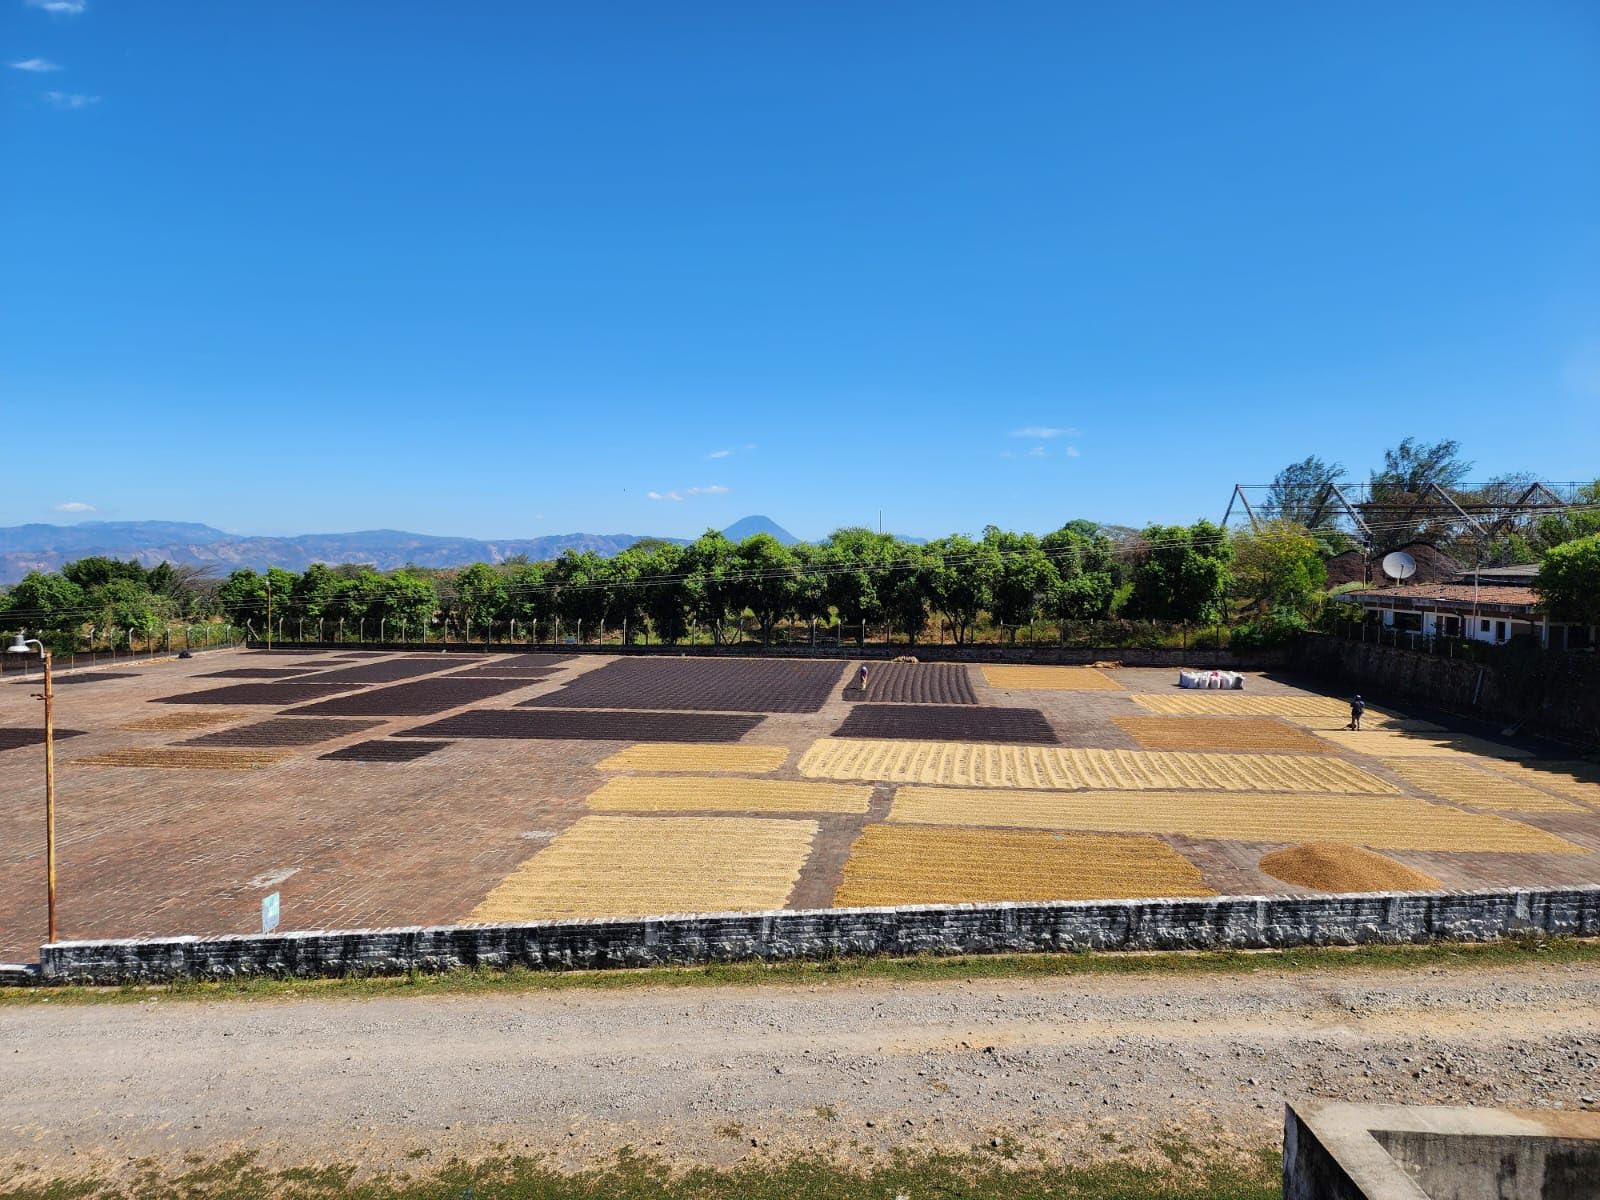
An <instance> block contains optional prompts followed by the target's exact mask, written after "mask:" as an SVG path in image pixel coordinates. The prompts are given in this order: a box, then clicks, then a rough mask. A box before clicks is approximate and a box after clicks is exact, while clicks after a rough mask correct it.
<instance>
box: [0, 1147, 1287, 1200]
mask: <svg viewBox="0 0 1600 1200" xmlns="http://www.w3.org/2000/svg"><path fill="white" fill-rule="evenodd" d="M356 1174H357V1173H356V1169H355V1168H354V1167H352V1166H348V1165H332V1166H322V1167H314V1168H296V1169H290V1170H266V1169H263V1168H260V1167H258V1166H256V1165H255V1164H254V1162H253V1161H252V1157H251V1156H250V1155H238V1156H235V1157H233V1158H230V1159H226V1160H221V1161H219V1162H217V1163H214V1164H198V1163H196V1164H192V1165H190V1166H189V1167H188V1168H187V1169H186V1170H184V1171H183V1172H182V1173H181V1174H178V1175H176V1176H166V1175H163V1174H161V1173H160V1172H158V1171H156V1170H154V1169H153V1168H151V1167H148V1166H147V1167H146V1168H145V1169H144V1170H143V1171H142V1172H141V1173H140V1174H139V1175H138V1176H136V1177H135V1178H133V1179H132V1180H130V1181H125V1182H117V1183H111V1182H99V1181H95V1180H79V1181H70V1182H69V1181H65V1180H63V1181H59V1182H55V1183H49V1184H43V1185H39V1186H31V1185H30V1186H27V1187H19V1188H17V1189H16V1190H0V1196H6V1197H9V1198H11V1200H168V1198H169V1197H195V1198H199V1197H205V1198H206V1200H269V1198H273V1200H276V1198H280V1197H281V1198H284V1200H324V1198H331V1197H341V1198H348V1200H489V1198H491V1197H493V1198H494V1200H795V1198H796V1197H805V1198H806V1200H899V1198H904V1200H911V1198H912V1197H916V1198H918V1200H924V1198H927V1197H960V1198H962V1200H1030V1198H1033V1197H1040V1198H1043V1197H1052V1198H1071V1200H1275V1198H1276V1197H1278V1196H1279V1195H1280V1194H1281V1193H1280V1189H1279V1168H1278V1161H1277V1156H1276V1154H1273V1153H1269V1152H1263V1153H1262V1154H1261V1155H1259V1156H1258V1157H1257V1158H1256V1160H1255V1161H1253V1162H1248V1163H1244V1164H1238V1163H1230V1164H1221V1163H1216V1162H1200V1161H1193V1160H1191V1161H1187V1162H1183V1163H1174V1164H1172V1165H1170V1166H1169V1165H1162V1166H1160V1167H1148V1166H1130V1165H1124V1164H1104V1165H1096V1166H1091V1167H1063V1166H1049V1165H1038V1164H1023V1163H1020V1162H1017V1161H1015V1160H1013V1159H1011V1158H1008V1157H1007V1156H1006V1155H1004V1154H1003V1153H1002V1154H976V1153H974V1154H943V1155H930V1156H910V1155H903V1154H902V1155H895V1156H892V1157H890V1159H889V1161H886V1162H884V1163H882V1164H878V1165H874V1166H870V1167H866V1168H852V1167H847V1166H842V1165H840V1164H838V1163H835V1162H832V1161H829V1160H827V1159H825V1158H821V1157H815V1156H805V1157H796V1158H789V1159H781V1160H776V1161H770V1160H757V1161H754V1162H748V1163H740V1164H738V1165H736V1166H732V1167H725V1168H713V1167H696V1168H691V1169H689V1170H687V1171H676V1172H674V1171H671V1170H668V1169H667V1168H666V1167H665V1166H663V1165H662V1164H660V1163H659V1162H657V1161H655V1160H653V1159H649V1158H640V1157H636V1156H634V1155H631V1154H627V1153H624V1154H622V1155H620V1156H619V1157H618V1160H617V1162H616V1163H615V1164H614V1165H612V1166H608V1167H605V1168H603V1169H591V1170H586V1171H580V1172H573V1173H565V1172H561V1171H558V1170H555V1169H554V1168H552V1167H550V1166H548V1165H546V1164H544V1163H543V1162H541V1161H540V1160H538V1159H528V1158H502V1159H495V1160H490V1161H486V1162H479V1163H472V1164H465V1163H450V1164H447V1165H445V1166H443V1167H440V1168H437V1169H434V1170H431V1171H424V1172H421V1173H408V1174H405V1175H387V1176H382V1175H380V1176H375V1177H373V1178H370V1179H366V1180H360V1179H357V1178H356ZM5 1187H6V1184H5V1182H4V1181H0V1189H4V1188H5Z"/></svg>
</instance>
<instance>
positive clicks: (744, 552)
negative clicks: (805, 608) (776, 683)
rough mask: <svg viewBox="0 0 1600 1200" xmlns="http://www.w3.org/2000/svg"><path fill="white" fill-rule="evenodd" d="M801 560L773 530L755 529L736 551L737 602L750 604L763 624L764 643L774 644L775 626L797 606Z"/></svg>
mask: <svg viewBox="0 0 1600 1200" xmlns="http://www.w3.org/2000/svg"><path fill="white" fill-rule="evenodd" d="M799 566H800V564H799V563H798V562H797V561H796V559H795V556H794V553H793V552H792V551H791V550H790V549H789V548H788V547H787V546H785V545H784V544H783V543H782V542H780V541H779V540H778V539H777V538H775V537H773V536H772V535H771V534H770V533H755V534H751V535H750V536H749V537H747V538H745V540H744V541H742V542H740V543H739V546H738V549H737V550H735V551H734V556H733V569H734V576H733V578H734V587H733V602H734V604H735V606H736V607H738V608H740V609H745V608H748V609H749V610H750V611H751V612H752V613H754V614H755V618H756V620H757V621H758V622H760V624H761V644H762V645H763V646H769V645H771V644H772V626H773V623H774V622H775V621H777V619H778V618H779V617H781V616H783V615H784V614H785V613H787V612H788V611H789V610H790V608H791V607H792V606H793V602H794V586H795V579H796V577H797V576H798V574H799Z"/></svg>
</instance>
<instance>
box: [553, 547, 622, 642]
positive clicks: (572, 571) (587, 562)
mask: <svg viewBox="0 0 1600 1200" xmlns="http://www.w3.org/2000/svg"><path fill="white" fill-rule="evenodd" d="M545 581H546V582H547V583H550V584H553V585H554V586H555V589H556V615H557V616H558V617H560V618H561V627H562V629H564V630H566V631H567V632H568V633H571V634H575V635H580V634H581V636H582V637H583V639H584V640H585V641H587V640H588V639H590V638H591V637H597V636H598V635H599V633H600V627H601V625H603V624H604V623H605V619H606V613H607V610H608V609H609V608H610V603H611V597H610V594H609V588H610V584H611V569H610V564H609V563H608V562H607V561H606V560H605V559H603V558H601V557H600V556H599V555H598V554H596V553H595V552H594V551H593V550H570V549H569V550H565V551H563V552H562V554H561V557H560V558H558V559H556V561H555V562H554V563H552V564H551V565H550V569H549V570H548V571H547V572H545Z"/></svg>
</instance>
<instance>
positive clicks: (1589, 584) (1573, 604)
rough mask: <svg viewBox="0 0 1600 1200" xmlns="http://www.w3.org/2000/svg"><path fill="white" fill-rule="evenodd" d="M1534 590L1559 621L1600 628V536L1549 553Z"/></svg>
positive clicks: (1583, 538) (1571, 543)
mask: <svg viewBox="0 0 1600 1200" xmlns="http://www.w3.org/2000/svg"><path fill="white" fill-rule="evenodd" d="M1533 590H1534V591H1535V592H1536V593H1537V594H1538V596H1539V600H1540V602H1541V603H1542V604H1543V605H1544V606H1545V607H1546V608H1547V609H1548V610H1549V612H1550V615H1551V616H1552V617H1555V618H1556V619H1557V620H1561V621H1573V622H1578V623H1581V624H1584V625H1600V534H1590V535H1589V536H1588V537H1582V538H1577V539H1575V540H1574V541H1570V542H1565V543H1563V544H1562V545H1559V546H1552V547H1551V548H1550V549H1549V550H1547V551H1546V552H1545V556H1544V560H1543V561H1542V562H1541V563H1540V564H1539V574H1538V575H1537V576H1535V577H1534V581H1533Z"/></svg>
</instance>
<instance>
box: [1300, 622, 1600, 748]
mask: <svg viewBox="0 0 1600 1200" xmlns="http://www.w3.org/2000/svg"><path fill="white" fill-rule="evenodd" d="M1484 653H1485V654H1486V657H1487V661H1485V662H1482V663H1479V662H1473V661H1467V660H1465V659H1451V658H1444V657H1440V656H1439V655H1435V654H1422V653H1419V652H1417V651H1414V650H1402V649H1399V648H1398V647H1395V646H1380V645H1378V644H1377V643H1375V642H1355V641H1350V640H1349V639H1347V638H1339V637H1331V636H1329V635H1326V634H1307V635H1306V636H1304V637H1302V638H1300V639H1299V641H1298V642H1296V643H1295V645H1294V646H1293V648H1292V650H1291V651H1290V655H1289V665H1290V666H1291V667H1292V668H1293V669H1295V670H1296V671H1302V672H1305V673H1307V674H1310V675H1315V676H1318V677H1320V678H1322V679H1324V680H1327V681H1328V682H1330V683H1335V684H1337V685H1339V686H1340V687H1341V688H1342V689H1343V690H1346V691H1349V690H1353V689H1354V688H1361V689H1362V690H1364V691H1365V692H1366V695H1367V699H1368V700H1372V701H1375V702H1377V703H1380V704H1381V703H1382V697H1383V696H1386V695H1392V696H1397V697H1412V698H1415V699H1418V700H1421V701H1423V702H1425V703H1427V704H1429V705H1431V706H1433V707H1435V708H1440V709H1443V710H1444V711H1446V712H1455V713H1461V714H1463V715H1466V716H1472V717H1478V718H1480V719H1484V720H1491V721H1505V722H1508V723H1514V724H1517V725H1518V726H1519V727H1520V728H1521V729H1522V730H1524V731H1526V732H1528V733H1538V734H1543V735H1545V736H1549V737H1553V738H1557V739H1559V740H1563V741H1569V742H1576V743H1578V744H1580V745H1584V746H1594V745H1600V658H1597V657H1596V656H1595V655H1593V654H1582V653H1576V652H1575V653H1570V654H1563V653H1560V652H1550V651H1542V650H1536V651H1527V650H1520V651H1519V650H1517V649H1515V648H1511V647H1506V648H1502V649H1501V650H1499V651H1498V652H1495V651H1485V652H1484Z"/></svg>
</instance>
